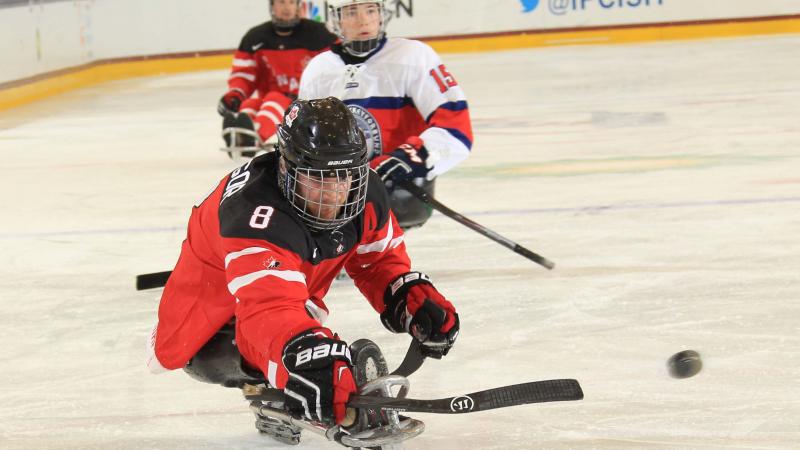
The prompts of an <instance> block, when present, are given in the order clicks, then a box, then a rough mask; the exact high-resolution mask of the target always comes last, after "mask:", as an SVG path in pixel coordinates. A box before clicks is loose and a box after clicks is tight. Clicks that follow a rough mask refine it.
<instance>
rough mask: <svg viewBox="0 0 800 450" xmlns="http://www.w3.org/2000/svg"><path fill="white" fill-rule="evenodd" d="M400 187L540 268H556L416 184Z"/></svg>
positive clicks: (409, 182) (550, 262)
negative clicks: (454, 209)
mask: <svg viewBox="0 0 800 450" xmlns="http://www.w3.org/2000/svg"><path fill="white" fill-rule="evenodd" d="M400 186H401V187H402V188H403V189H405V190H407V191H408V192H410V193H411V194H412V195H413V196H414V197H417V198H418V199H420V200H421V201H423V202H425V203H427V204H429V205H431V206H432V207H433V209H435V210H437V211H439V212H440V213H442V214H444V215H445V216H447V217H449V218H451V219H453V220H455V221H456V222H458V223H460V224H462V225H464V226H466V227H468V228H470V229H472V230H473V231H477V232H478V233H480V234H482V235H484V236H486V237H488V238H489V239H491V240H493V241H495V242H497V243H498V244H500V245H502V246H504V247H507V248H509V249H511V250H512V251H513V252H514V253H518V254H520V255H522V256H524V257H525V258H528V259H530V260H531V261H533V262H535V263H536V264H539V265H540V266H542V267H544V268H545V269H547V270H552V269H553V267H555V266H556V265H555V263H553V262H552V261H550V260H549V259H547V258H545V257H544V256H542V255H539V254H537V253H534V252H532V251H530V250H528V249H527V248H525V247H523V246H521V245H519V244H517V243H516V242H514V241H512V240H511V239H508V238H506V237H504V236H501V235H499V234H497V233H495V232H494V231H492V230H490V229H488V228H486V227H485V226H483V225H481V224H479V223H477V222H475V221H473V220H471V219H468V218H467V217H464V216H463V215H461V214H459V213H457V212H455V211H453V210H452V209H450V208H448V207H447V206H445V205H443V204H441V203H440V202H439V201H438V200H436V199H435V198H433V196H431V195H430V194H428V193H427V192H425V190H424V189H422V188H421V187H419V186H417V185H416V184H414V183H412V182H411V181H403V182H400Z"/></svg>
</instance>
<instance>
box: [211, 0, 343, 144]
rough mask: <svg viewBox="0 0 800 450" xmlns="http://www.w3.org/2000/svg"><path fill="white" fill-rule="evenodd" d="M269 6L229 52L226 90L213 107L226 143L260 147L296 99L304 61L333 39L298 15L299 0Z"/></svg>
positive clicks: (276, 0)
mask: <svg viewBox="0 0 800 450" xmlns="http://www.w3.org/2000/svg"><path fill="white" fill-rule="evenodd" d="M269 6H270V15H271V17H272V20H270V21H268V22H265V23H263V24H261V25H258V26H256V27H254V28H252V29H250V30H249V31H248V32H247V33H246V34H245V35H244V37H243V38H242V41H241V43H240V44H239V48H238V49H237V50H236V52H235V53H234V55H233V67H232V68H231V74H230V77H229V78H228V92H226V93H225V95H223V96H222V98H221V99H220V101H219V104H218V107H217V110H218V111H219V113H220V115H222V116H223V118H224V119H223V125H222V127H223V137H224V138H225V141H226V146H228V147H239V148H242V147H244V148H250V149H260V147H261V145H262V143H263V142H266V141H267V140H269V139H270V138H271V137H272V136H273V135H274V134H275V129H276V127H277V126H278V124H280V122H281V118H282V117H283V113H284V110H285V109H286V107H288V106H289V103H291V102H292V100H293V99H295V98H297V89H298V86H299V83H300V75H301V74H302V73H303V69H304V68H305V66H306V64H308V61H310V60H311V58H313V57H314V56H315V55H317V54H318V53H320V52H322V51H324V50H327V49H328V48H329V47H330V46H331V44H333V42H334V41H336V36H334V35H333V34H331V33H330V32H329V31H328V30H327V29H326V28H325V25H324V24H321V23H318V22H315V21H313V20H309V19H302V18H300V0H270V2H269ZM237 113H240V114H237ZM232 131H235V132H236V134H234V133H233V132H232ZM235 136H239V138H238V139H236V138H235Z"/></svg>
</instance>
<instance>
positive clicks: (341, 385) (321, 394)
mask: <svg viewBox="0 0 800 450" xmlns="http://www.w3.org/2000/svg"><path fill="white" fill-rule="evenodd" d="M283 365H284V367H286V370H287V372H289V380H288V381H287V382H286V387H285V388H284V389H283V392H284V393H285V394H286V407H287V408H288V409H289V411H290V412H291V413H292V414H295V415H297V416H302V417H305V418H307V419H309V420H315V421H318V422H322V423H326V424H334V423H336V424H338V423H342V421H343V420H344V418H345V411H346V409H347V401H348V400H349V399H350V395H351V394H353V393H355V392H356V382H355V379H354V378H353V372H352V363H351V361H350V347H348V345H347V344H346V343H345V342H344V341H341V340H340V339H339V337H338V336H336V335H334V334H333V333H332V332H331V330H329V329H327V328H313V329H310V330H306V331H304V332H303V333H300V334H299V335H297V336H295V337H294V338H292V339H290V340H289V342H288V343H287V344H286V346H285V347H284V349H283Z"/></svg>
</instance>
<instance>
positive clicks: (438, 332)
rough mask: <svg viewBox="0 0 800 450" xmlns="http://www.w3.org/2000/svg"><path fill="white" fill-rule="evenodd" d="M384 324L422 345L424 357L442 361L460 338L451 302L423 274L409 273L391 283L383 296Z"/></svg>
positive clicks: (455, 314) (390, 329)
mask: <svg viewBox="0 0 800 450" xmlns="http://www.w3.org/2000/svg"><path fill="white" fill-rule="evenodd" d="M383 301H384V304H385V305H386V309H385V310H384V311H383V312H382V313H381V321H382V322H383V325H384V326H385V327H386V328H387V329H389V331H392V332H394V333H402V332H403V331H405V332H407V333H409V334H410V335H411V336H413V337H414V338H415V339H416V340H418V341H419V342H420V343H422V350H423V354H424V355H425V356H431V357H433V358H436V359H439V358H441V357H442V356H444V355H446V354H447V352H449V351H450V349H451V348H452V347H453V344H455V342H456V338H457V337H458V330H459V321H458V314H457V313H456V309H455V307H454V306H453V304H452V303H450V302H449V301H447V299H445V298H444V296H443V295H442V294H441V293H439V291H438V290H436V288H435V287H433V284H432V283H431V281H430V278H429V277H428V276H427V275H425V274H424V273H421V272H408V273H405V274H403V275H401V276H400V277H398V278H397V279H396V280H394V281H393V282H391V283H390V284H389V286H388V287H387V288H386V293H385V294H384V297H383Z"/></svg>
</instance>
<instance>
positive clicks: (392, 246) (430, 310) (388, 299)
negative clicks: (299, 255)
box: [345, 180, 459, 358]
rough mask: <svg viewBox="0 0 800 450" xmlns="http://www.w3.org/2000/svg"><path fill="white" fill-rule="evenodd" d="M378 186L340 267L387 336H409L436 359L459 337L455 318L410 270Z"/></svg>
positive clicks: (426, 280) (400, 237)
mask: <svg viewBox="0 0 800 450" xmlns="http://www.w3.org/2000/svg"><path fill="white" fill-rule="evenodd" d="M370 181H371V182H372V181H373V180H370ZM376 184H377V183H376ZM377 187H379V188H380V189H379V191H380V192H378V194H379V198H377V199H375V200H376V202H368V203H367V206H366V209H365V220H364V237H363V238H362V241H361V243H360V244H359V246H358V247H357V248H356V254H355V255H354V256H353V257H351V258H350V259H349V260H348V261H347V263H346V265H345V267H346V269H347V272H348V274H350V276H351V277H352V278H353V281H354V282H355V284H356V286H357V287H358V288H359V290H361V292H362V293H363V294H364V296H365V297H366V298H367V299H368V300H369V302H370V304H371V305H372V307H373V308H374V309H375V310H376V311H377V312H379V313H380V315H381V316H380V317H381V321H382V322H383V325H384V326H385V327H386V328H387V329H388V330H389V331H392V332H394V333H403V332H406V333H409V334H411V335H412V336H413V337H414V338H415V339H417V340H418V341H420V342H421V343H422V344H423V349H424V351H425V352H426V354H427V355H428V356H433V357H436V358H441V357H442V356H443V355H446V354H447V352H448V351H449V350H450V348H451V347H452V346H453V344H454V343H455V340H456V337H457V336H458V331H459V320H458V314H457V313H456V309H455V307H454V306H453V304H452V303H450V301H448V300H447V299H446V298H445V297H444V296H443V295H442V294H441V293H440V292H439V291H438V290H437V289H436V288H435V287H434V286H433V283H432V282H431V281H430V278H429V277H428V276H427V275H425V274H424V273H421V272H416V271H412V270H411V262H410V260H409V258H408V254H407V253H406V248H405V243H404V242H403V231H402V229H401V228H400V226H399V225H398V224H397V220H396V219H395V217H394V214H393V213H392V211H391V209H389V207H388V197H387V196H386V191H385V189H384V188H383V186H380V185H378V186H377ZM374 190H375V189H373V191H374Z"/></svg>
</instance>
